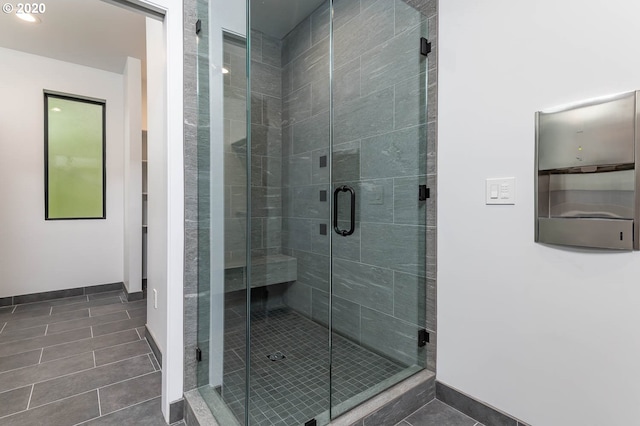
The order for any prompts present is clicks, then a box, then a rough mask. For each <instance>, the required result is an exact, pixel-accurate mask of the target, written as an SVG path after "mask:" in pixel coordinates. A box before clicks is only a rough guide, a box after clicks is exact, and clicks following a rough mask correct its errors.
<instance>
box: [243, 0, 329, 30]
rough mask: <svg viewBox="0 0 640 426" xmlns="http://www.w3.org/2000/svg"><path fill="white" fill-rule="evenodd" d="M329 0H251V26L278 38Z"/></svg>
mask: <svg viewBox="0 0 640 426" xmlns="http://www.w3.org/2000/svg"><path fill="white" fill-rule="evenodd" d="M326 1H327V0H251V27H252V28H253V29H254V30H258V31H261V32H263V33H265V34H268V35H270V36H272V37H275V38H277V39H282V38H284V36H286V35H287V34H289V32H290V31H291V30H292V29H294V28H295V26H296V25H298V24H299V23H300V22H301V21H302V20H303V19H304V18H306V17H307V16H309V15H310V14H311V12H313V11H314V10H316V9H317V8H318V7H319V6H320V5H321V4H322V3H325V2H326Z"/></svg>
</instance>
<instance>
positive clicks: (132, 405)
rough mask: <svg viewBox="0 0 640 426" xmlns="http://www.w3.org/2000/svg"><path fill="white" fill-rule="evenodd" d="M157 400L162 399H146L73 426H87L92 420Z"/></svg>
mask: <svg viewBox="0 0 640 426" xmlns="http://www.w3.org/2000/svg"><path fill="white" fill-rule="evenodd" d="M80 395H82V394H80ZM156 398H160V397H158V396H154V397H153V398H149V399H145V400H144V401H140V402H138V403H135V404H131V405H127V406H126V407H122V408H119V409H117V410H115V411H111V412H109V413H106V414H105V415H104V416H98V417H93V418H91V419H88V420H83V421H82V422H80V423H76V424H75V425H73V426H81V425H84V424H86V423H87V422H90V421H92V420H96V419H99V418H101V417H107V416H110V415H112V414H114V413H117V412H119V411H122V410H126V409H128V408H131V407H135V406H136V405H140V404H145V403H147V402H149V401H153V400H154V399H156Z"/></svg>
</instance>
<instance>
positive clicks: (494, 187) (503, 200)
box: [486, 177, 516, 204]
mask: <svg viewBox="0 0 640 426" xmlns="http://www.w3.org/2000/svg"><path fill="white" fill-rule="evenodd" d="M486 199H487V204H515V203H516V178H514V177H509V178H491V179H487V189H486Z"/></svg>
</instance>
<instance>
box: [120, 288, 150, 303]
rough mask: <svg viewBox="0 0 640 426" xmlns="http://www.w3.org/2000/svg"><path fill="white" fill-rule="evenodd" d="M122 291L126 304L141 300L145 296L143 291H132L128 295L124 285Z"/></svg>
mask: <svg viewBox="0 0 640 426" xmlns="http://www.w3.org/2000/svg"><path fill="white" fill-rule="evenodd" d="M122 291H123V292H124V297H125V299H127V302H135V301H136V300H142V299H144V298H145V296H146V295H145V292H144V291H134V292H133V293H129V291H128V290H127V286H126V285H123V286H122Z"/></svg>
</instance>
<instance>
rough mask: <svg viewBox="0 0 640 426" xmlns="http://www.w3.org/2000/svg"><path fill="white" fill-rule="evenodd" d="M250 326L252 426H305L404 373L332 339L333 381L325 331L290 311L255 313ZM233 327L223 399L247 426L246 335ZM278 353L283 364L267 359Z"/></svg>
mask: <svg viewBox="0 0 640 426" xmlns="http://www.w3.org/2000/svg"><path fill="white" fill-rule="evenodd" d="M251 320H252V321H251V410H250V417H251V422H250V423H251V424H252V425H259V426H273V425H277V426H288V425H301V424H304V423H305V422H306V421H308V420H310V419H312V418H314V417H316V416H318V415H320V414H321V413H323V412H324V411H326V410H327V409H328V407H329V405H330V404H331V405H332V406H333V407H335V406H336V405H338V404H340V403H342V402H345V401H347V400H348V399H349V398H352V397H355V396H357V395H359V394H361V393H362V392H364V391H366V390H368V389H370V388H371V387H373V386H375V385H377V384H378V383H380V382H382V381H384V380H385V379H387V378H389V377H391V376H393V375H394V374H397V373H399V372H401V371H402V370H404V368H405V366H403V365H400V364H398V363H395V362H393V361H390V360H388V359H386V358H383V357H381V356H380V355H377V354H375V353H373V352H371V351H369V350H367V349H365V348H363V347H361V346H359V345H357V344H355V343H352V342H351V341H349V340H347V339H345V338H344V337H341V336H339V335H337V334H335V333H333V336H332V339H333V342H332V345H333V355H332V364H333V366H332V367H333V368H332V371H333V375H331V374H329V346H328V340H329V333H328V330H327V327H325V326H322V325H320V324H318V323H315V322H312V321H310V320H309V319H307V318H305V317H303V316H301V315H300V314H298V313H296V312H295V311H293V310H291V309H288V308H280V309H275V310H271V311H268V312H266V311H260V310H257V311H254V312H252V315H251ZM230 323H231V324H232V326H230V327H227V329H226V332H225V365H224V368H225V375H224V385H223V387H222V397H223V399H224V400H225V402H226V403H227V404H228V406H229V408H230V409H231V411H232V412H233V413H234V414H235V416H236V418H238V419H239V420H240V422H241V423H243V422H244V404H245V398H244V395H245V370H244V349H245V339H244V330H243V329H242V327H240V329H239V330H238V327H237V325H238V324H240V325H242V322H241V321H236V322H231V321H230ZM277 352H280V353H282V354H283V355H284V356H285V358H284V359H281V360H279V361H272V360H270V359H269V357H268V355H269V354H274V353H277ZM331 376H332V380H330V378H331ZM330 388H331V393H329V390H330Z"/></svg>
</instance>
